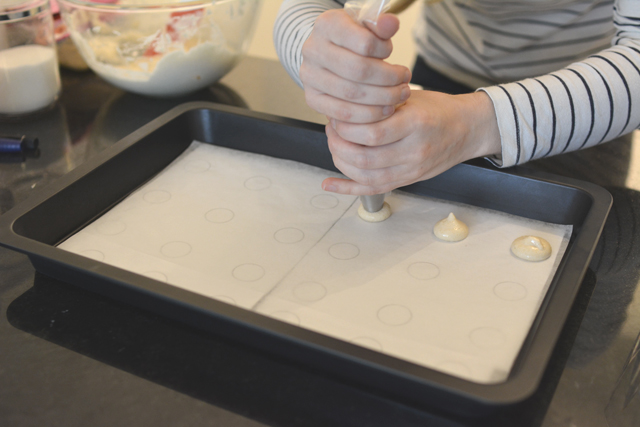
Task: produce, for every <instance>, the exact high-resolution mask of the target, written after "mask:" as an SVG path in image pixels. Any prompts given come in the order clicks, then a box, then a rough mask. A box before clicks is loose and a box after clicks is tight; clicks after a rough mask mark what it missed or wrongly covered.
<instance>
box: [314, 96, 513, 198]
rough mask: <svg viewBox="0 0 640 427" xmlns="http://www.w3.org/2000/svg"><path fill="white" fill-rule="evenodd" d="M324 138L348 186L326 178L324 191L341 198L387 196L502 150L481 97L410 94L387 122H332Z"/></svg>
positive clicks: (488, 107) (486, 101)
mask: <svg viewBox="0 0 640 427" xmlns="http://www.w3.org/2000/svg"><path fill="white" fill-rule="evenodd" d="M326 132H327V137H328V141H329V149H330V150H331V153H332V155H333V161H334V164H335V165H336V167H337V168H338V169H339V170H340V171H342V173H344V174H345V175H346V176H348V177H349V178H351V180H347V179H340V178H328V179H326V180H325V181H324V182H323V183H322V188H323V189H324V190H326V191H332V192H336V193H341V194H354V195H362V194H365V195H370V194H381V193H386V192H387V191H391V190H393V189H395V188H398V187H401V186H405V185H409V184H412V183H414V182H417V181H422V180H425V179H429V178H432V177H434V176H436V175H438V174H440V173H442V172H444V171H446V170H447V169H449V168H451V167H453V166H455V165H456V164H458V163H461V162H464V161H466V160H469V159H472V158H475V157H481V156H488V155H492V154H497V153H500V150H501V146H500V134H499V131H498V124H497V120H496V116H495V112H494V108H493V103H492V102H491V99H490V98H489V96H488V95H487V94H486V93H484V92H475V93H471V94H466V95H447V94H444V93H439V92H431V91H413V94H412V95H411V97H410V98H409V99H408V100H407V101H406V103H405V104H404V105H402V106H400V107H398V109H397V111H396V112H395V113H394V114H393V115H392V116H391V117H389V118H386V119H384V120H381V121H378V122H375V123H368V124H354V123H347V122H343V121H339V120H333V119H332V120H331V122H330V123H329V124H328V125H327V129H326Z"/></svg>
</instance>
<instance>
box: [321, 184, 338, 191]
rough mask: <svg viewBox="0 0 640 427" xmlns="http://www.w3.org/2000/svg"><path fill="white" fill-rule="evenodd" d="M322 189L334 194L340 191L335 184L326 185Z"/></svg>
mask: <svg viewBox="0 0 640 427" xmlns="http://www.w3.org/2000/svg"><path fill="white" fill-rule="evenodd" d="M322 189H323V190H324V191H331V192H332V193H335V192H336V191H338V187H336V186H335V185H333V184H326V185H323V186H322Z"/></svg>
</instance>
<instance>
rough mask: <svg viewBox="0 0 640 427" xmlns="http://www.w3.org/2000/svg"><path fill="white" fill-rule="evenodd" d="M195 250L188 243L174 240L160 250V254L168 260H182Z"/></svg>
mask: <svg viewBox="0 0 640 427" xmlns="http://www.w3.org/2000/svg"><path fill="white" fill-rule="evenodd" d="M192 249H193V248H192V247H191V245H190V244H189V243H187V242H183V241H180V240H174V241H172V242H167V243H165V244H164V245H162V247H161V248H160V253H161V254H162V255H164V256H166V257H167V258H181V257H183V256H187V255H189V254H190V253H191V250H192Z"/></svg>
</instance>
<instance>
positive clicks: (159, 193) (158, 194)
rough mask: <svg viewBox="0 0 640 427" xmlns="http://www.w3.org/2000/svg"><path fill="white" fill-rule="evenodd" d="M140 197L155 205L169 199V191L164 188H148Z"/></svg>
mask: <svg viewBox="0 0 640 427" xmlns="http://www.w3.org/2000/svg"><path fill="white" fill-rule="evenodd" d="M142 199H143V200H144V201H145V202H147V203H152V204H154V205H156V204H159V203H164V202H167V201H169V200H171V193H169V192H168V191H166V190H150V191H147V192H146V193H144V194H143V195H142Z"/></svg>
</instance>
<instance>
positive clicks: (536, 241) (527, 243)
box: [511, 236, 551, 261]
mask: <svg viewBox="0 0 640 427" xmlns="http://www.w3.org/2000/svg"><path fill="white" fill-rule="evenodd" d="M511 252H512V253H513V254H514V255H515V256H517V257H518V258H521V259H524V260H526V261H544V260H545V259H547V258H549V257H550V256H551V245H550V244H549V242H547V241H546V240H545V239H543V238H542V237H536V236H522V237H518V238H517V239H516V240H514V241H513V243H512V244H511Z"/></svg>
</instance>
